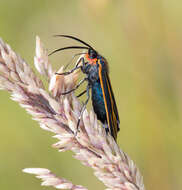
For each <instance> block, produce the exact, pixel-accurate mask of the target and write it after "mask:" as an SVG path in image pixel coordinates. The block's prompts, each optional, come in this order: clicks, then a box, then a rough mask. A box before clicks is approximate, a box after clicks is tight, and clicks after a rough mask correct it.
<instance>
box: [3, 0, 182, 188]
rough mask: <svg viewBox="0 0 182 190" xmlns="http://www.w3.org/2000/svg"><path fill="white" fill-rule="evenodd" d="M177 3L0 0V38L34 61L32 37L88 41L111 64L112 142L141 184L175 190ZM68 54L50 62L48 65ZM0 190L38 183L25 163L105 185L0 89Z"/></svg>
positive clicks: (180, 32)
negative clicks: (116, 119)
mask: <svg viewBox="0 0 182 190" xmlns="http://www.w3.org/2000/svg"><path fill="white" fill-rule="evenodd" d="M181 10H182V2H181V1H179V0H174V1H169V0H168V1H164V0H151V1H149V0H123V1H122V0H120V1H119V0H113V1H111V0H92V1H91V0H54V1H50V0H49V1H48V0H43V1H37V0H31V1H24V0H14V1H10V0H9V1H8V0H0V36H1V37H2V38H3V39H4V40H5V41H6V42H7V43H9V44H10V45H11V46H12V48H13V49H14V50H15V51H16V52H18V53H19V54H20V55H21V56H22V57H23V58H24V59H25V60H26V61H27V62H28V63H30V64H32V66H33V57H34V52H35V36H36V35H39V36H40V38H41V40H42V41H43V43H44V44H45V46H46V47H47V48H48V50H49V51H51V50H53V49H55V48H58V47H63V46H65V45H71V44H73V43H74V42H73V41H71V40H65V39H55V38H53V37H52V35H54V34H70V35H74V36H77V37H80V38H81V39H83V40H85V41H86V42H88V43H90V44H91V45H93V47H95V48H96V49H97V50H98V51H99V52H100V53H101V54H102V55H104V56H105V57H106V58H107V59H108V62H109V65H110V77H111V80H112V86H113V89H114V92H115V96H116V100H117V104H118V109H119V114H120V120H121V126H120V128H121V130H120V133H119V137H118V143H119V144H120V146H121V147H122V149H123V150H124V151H125V152H127V153H128V154H129V155H130V157H131V158H132V159H133V160H134V161H135V163H136V164H137V166H138V167H139V168H140V171H141V173H142V174H143V176H144V183H145V186H146V189H147V190H149V189H165V190H171V189H175V190H177V189H182V166H181V165H182V22H181V18H182V11H181ZM71 55H72V53H68V51H67V52H65V53H60V54H57V55H54V56H52V57H51V58H50V59H51V61H52V63H54V65H55V68H59V67H60V65H61V64H62V63H65V62H68V61H69V60H70V56H71ZM0 115H1V124H0V126H1V127H0V150H1V152H0V189H3V190H9V189H14V190H25V189H26V190H32V189H37V190H38V189H53V188H48V187H40V181H39V180H37V179H35V178H34V176H30V175H28V174H24V173H22V172H21V170H22V169H23V168H25V167H44V168H49V169H50V170H52V171H53V172H55V173H56V174H57V175H58V176H59V175H60V176H62V177H65V178H67V179H69V180H71V181H72V182H73V183H76V184H82V185H85V186H86V187H88V188H89V189H94V190H99V189H104V186H103V184H102V183H101V182H99V181H98V180H97V179H96V177H94V175H93V172H92V170H91V169H89V168H86V167H84V166H82V165H81V164H80V162H79V161H77V160H75V159H73V158H72V154H71V153H70V152H66V153H59V152H58V151H57V150H56V149H53V148H51V144H53V143H55V142H56V140H55V139H53V138H51V136H52V134H50V133H48V132H46V131H43V130H41V129H40V128H39V125H38V123H37V122H35V121H33V120H31V117H30V116H29V115H28V114H27V113H26V112H25V111H24V110H23V109H22V108H20V107H19V105H18V104H17V103H16V102H13V101H11V100H10V99H9V94H8V93H7V92H4V91H1V92H0Z"/></svg>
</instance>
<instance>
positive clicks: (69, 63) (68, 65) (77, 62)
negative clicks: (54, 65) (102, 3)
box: [65, 53, 85, 69]
mask: <svg viewBox="0 0 182 190" xmlns="http://www.w3.org/2000/svg"><path fill="white" fill-rule="evenodd" d="M82 54H85V53H77V54H75V55H73V56H72V58H71V60H70V61H69V62H68V64H67V65H66V66H65V69H66V68H67V67H68V66H69V65H70V64H71V63H72V62H73V60H74V58H75V57H76V56H78V55H82ZM82 58H83V57H82ZM82 58H80V59H79V60H78V61H77V64H76V65H78V62H80V61H81V59H82Z"/></svg>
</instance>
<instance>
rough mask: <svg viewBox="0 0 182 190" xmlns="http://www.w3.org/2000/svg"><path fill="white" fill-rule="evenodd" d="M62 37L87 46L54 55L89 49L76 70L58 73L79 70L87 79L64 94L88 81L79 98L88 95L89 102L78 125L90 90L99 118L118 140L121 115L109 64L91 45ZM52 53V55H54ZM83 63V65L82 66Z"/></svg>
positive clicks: (107, 130)
mask: <svg viewBox="0 0 182 190" xmlns="http://www.w3.org/2000/svg"><path fill="white" fill-rule="evenodd" d="M59 36H61V37H67V38H72V39H74V40H77V41H79V42H81V43H83V44H84V45H86V47H85V46H70V47H65V48H60V49H57V50H55V51H53V52H52V53H55V52H57V51H61V50H64V49H88V52H87V53H86V54H85V56H84V57H82V58H81V59H80V60H79V61H78V63H77V65H76V66H75V68H73V69H72V70H71V71H69V72H66V73H58V74H61V75H67V74H70V73H72V72H74V71H75V70H77V69H81V71H82V72H83V73H84V74H85V75H86V77H85V78H84V79H83V80H81V81H80V82H79V84H78V85H77V86H76V87H75V88H74V89H72V90H70V91H68V92H65V93H63V94H68V93H70V92H72V91H74V90H76V89H77V88H78V87H79V86H80V85H81V84H82V83H83V82H85V81H87V82H88V85H87V89H86V90H85V91H83V92H82V93H81V94H80V95H78V97H80V96H82V95H83V94H85V93H87V100H86V101H85V103H84V106H83V108H82V111H81V114H80V118H79V120H78V125H79V122H80V119H81V116H82V113H83V111H84V110H85V107H86V105H87V103H88V101H89V99H90V90H91V94H92V105H93V109H94V112H95V113H96V115H97V118H98V119H99V120H100V121H101V122H102V124H103V126H104V128H105V130H106V132H109V133H110V134H111V135H112V136H113V138H114V139H115V140H116V138H117V132H118V131H119V115H118V111H117V106H116V102H115V98H114V94H113V91H112V88H111V83H110V79H109V76H108V64H107V61H106V59H105V58H104V57H102V56H101V55H99V54H98V53H97V51H96V50H94V49H93V48H92V47H91V46H90V45H88V44H87V43H85V42H83V41H82V40H80V39H78V38H75V37H73V36H68V35H59ZM52 53H51V54H52ZM80 63H81V64H80Z"/></svg>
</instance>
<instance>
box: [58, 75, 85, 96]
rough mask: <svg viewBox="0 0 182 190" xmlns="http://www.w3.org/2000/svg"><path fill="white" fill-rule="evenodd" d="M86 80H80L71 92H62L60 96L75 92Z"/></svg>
mask: <svg viewBox="0 0 182 190" xmlns="http://www.w3.org/2000/svg"><path fill="white" fill-rule="evenodd" d="M86 80H87V78H84V79H82V80H81V81H80V82H79V83H78V84H77V85H76V86H75V88H73V89H71V90H69V91H67V92H63V93H61V95H66V94H69V93H71V92H73V91H75V90H76V89H77V88H79V86H80V85H81V84H83V83H84V82H85V81H86Z"/></svg>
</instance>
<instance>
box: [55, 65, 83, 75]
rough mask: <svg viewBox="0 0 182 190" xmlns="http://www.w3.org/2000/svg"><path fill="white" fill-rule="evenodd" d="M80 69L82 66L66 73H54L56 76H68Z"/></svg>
mask: <svg viewBox="0 0 182 190" xmlns="http://www.w3.org/2000/svg"><path fill="white" fill-rule="evenodd" d="M81 68H82V66H75V67H74V68H73V69H71V70H70V71H68V72H65V73H55V74H56V75H69V74H71V73H73V72H74V71H75V70H77V69H81Z"/></svg>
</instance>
